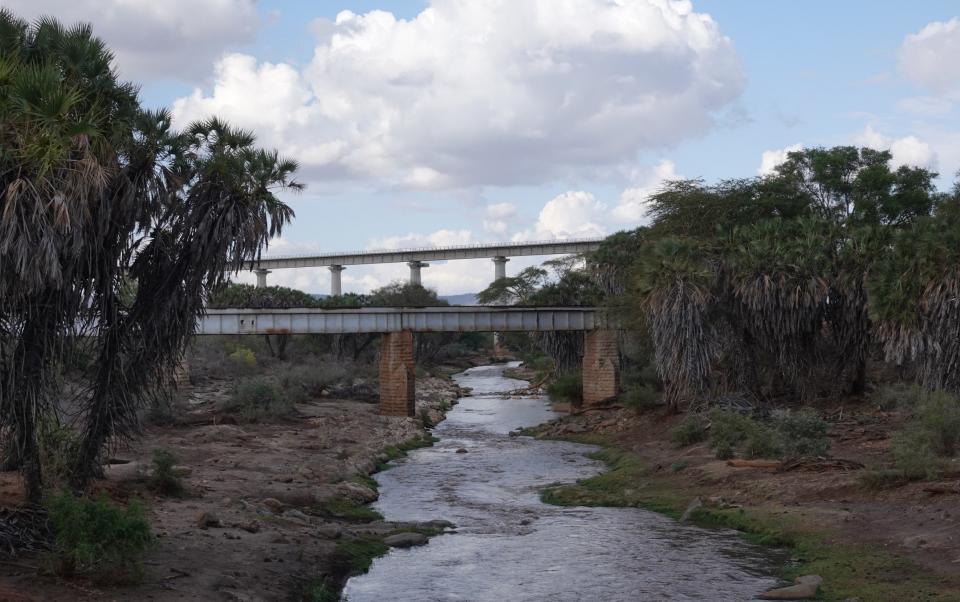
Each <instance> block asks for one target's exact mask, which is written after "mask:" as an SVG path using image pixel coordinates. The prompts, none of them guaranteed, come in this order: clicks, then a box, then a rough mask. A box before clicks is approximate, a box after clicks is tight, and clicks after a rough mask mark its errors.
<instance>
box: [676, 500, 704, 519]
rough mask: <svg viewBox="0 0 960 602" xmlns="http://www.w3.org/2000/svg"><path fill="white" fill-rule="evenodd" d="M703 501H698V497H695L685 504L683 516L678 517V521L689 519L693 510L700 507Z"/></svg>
mask: <svg viewBox="0 0 960 602" xmlns="http://www.w3.org/2000/svg"><path fill="white" fill-rule="evenodd" d="M702 507H703V502H701V501H700V498H698V497H695V498H693V501H692V502H690V504H689V505H688V506H687V509H686V510H684V511H683V516H681V517H680V522H681V523H685V522H688V521H689V520H690V517H691V516H693V513H694V511H696V509H697V508H702Z"/></svg>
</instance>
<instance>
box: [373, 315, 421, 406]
mask: <svg viewBox="0 0 960 602" xmlns="http://www.w3.org/2000/svg"><path fill="white" fill-rule="evenodd" d="M415 393H416V372H415V370H414V364H413V332H411V331H409V330H403V331H400V332H388V333H386V334H384V335H383V337H382V338H381V339H380V414H381V415H383V416H413V415H414V414H415V413H416V405H415Z"/></svg>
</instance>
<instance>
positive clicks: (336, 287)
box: [327, 265, 347, 297]
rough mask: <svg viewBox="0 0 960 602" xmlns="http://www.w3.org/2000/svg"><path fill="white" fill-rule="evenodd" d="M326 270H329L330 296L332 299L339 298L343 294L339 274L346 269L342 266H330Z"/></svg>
mask: <svg viewBox="0 0 960 602" xmlns="http://www.w3.org/2000/svg"><path fill="white" fill-rule="evenodd" d="M327 269H329V270H330V294H331V295H332V296H334V297H339V296H340V295H342V294H343V288H342V287H341V284H340V272H342V271H344V270H345V269H347V268H345V267H343V266H342V265H332V266H330V267H329V268H327Z"/></svg>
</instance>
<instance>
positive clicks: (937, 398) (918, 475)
mask: <svg viewBox="0 0 960 602" xmlns="http://www.w3.org/2000/svg"><path fill="white" fill-rule="evenodd" d="M915 395H916V402H915V405H914V408H913V414H912V417H911V419H910V421H909V422H908V423H907V425H906V427H905V428H904V430H903V431H902V432H899V433H897V434H896V435H895V436H894V438H893V442H892V444H891V446H890V447H891V451H892V452H893V459H894V466H895V471H896V472H897V473H899V475H900V476H901V480H903V481H913V480H922V479H937V478H939V477H940V475H941V474H942V472H943V471H944V469H945V468H946V466H947V462H948V460H949V459H950V458H953V457H954V456H956V455H957V452H958V451H960V398H958V397H957V396H955V395H951V394H949V393H946V392H944V391H932V392H924V391H916V392H915ZM889 482H891V483H893V482H895V481H894V480H893V479H892V476H891V477H890V480H889Z"/></svg>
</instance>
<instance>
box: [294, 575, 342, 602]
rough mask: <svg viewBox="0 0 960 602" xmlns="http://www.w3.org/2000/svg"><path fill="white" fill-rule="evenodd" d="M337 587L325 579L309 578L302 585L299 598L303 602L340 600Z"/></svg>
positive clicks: (332, 601) (333, 601)
mask: <svg viewBox="0 0 960 602" xmlns="http://www.w3.org/2000/svg"><path fill="white" fill-rule="evenodd" d="M339 589H340V588H338V587H337V586H336V585H332V584H331V583H330V582H329V581H328V580H326V579H311V580H310V581H309V582H308V583H307V584H306V585H305V586H304V588H303V595H301V596H300V599H301V600H302V601H303V602H340V592H339V591H338V590H339Z"/></svg>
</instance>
